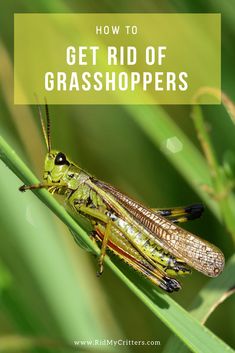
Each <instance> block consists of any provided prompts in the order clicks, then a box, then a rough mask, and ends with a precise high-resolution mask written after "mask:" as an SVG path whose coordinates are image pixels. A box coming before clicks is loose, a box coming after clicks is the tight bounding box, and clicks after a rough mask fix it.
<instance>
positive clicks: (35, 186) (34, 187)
mask: <svg viewBox="0 0 235 353" xmlns="http://www.w3.org/2000/svg"><path fill="white" fill-rule="evenodd" d="M63 186H66V184H62V183H39V184H32V185H22V186H21V187H20V188H19V190H20V191H21V192H24V191H26V190H37V189H47V190H48V191H50V192H51V193H53V192H54V191H55V189H56V188H62V187H63ZM50 189H51V190H50Z"/></svg>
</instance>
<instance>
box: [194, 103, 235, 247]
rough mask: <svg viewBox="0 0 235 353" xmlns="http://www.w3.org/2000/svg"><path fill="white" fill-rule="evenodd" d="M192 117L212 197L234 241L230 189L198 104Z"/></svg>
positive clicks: (234, 232) (234, 217) (233, 214)
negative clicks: (206, 166) (203, 155)
mask: <svg viewBox="0 0 235 353" xmlns="http://www.w3.org/2000/svg"><path fill="white" fill-rule="evenodd" d="M192 117H193V121H194V124H195V128H196V130H197V134H198V139H199V141H200V143H201V146H202V150H203V152H204V154H205V157H206V160H207V162H208V166H209V169H210V173H211V180H212V197H213V198H214V199H215V200H216V201H217V202H218V205H219V207H220V211H221V215H222V219H223V221H224V223H225V226H226V227H227V229H228V231H229V232H230V233H231V235H232V238H233V240H234V242H235V212H234V209H233V208H232V207H231V192H230V191H231V190H228V187H227V186H226V184H225V183H226V181H225V179H224V178H223V175H222V172H221V169H220V167H219V164H218V161H217V159H216V156H215V153H214V150H213V146H212V143H211V140H210V137H209V134H208V132H207V129H206V124H205V122H204V118H203V114H202V110H201V108H200V106H197V105H195V106H194V107H193V114H192Z"/></svg>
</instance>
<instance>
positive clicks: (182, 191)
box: [0, 0, 235, 352]
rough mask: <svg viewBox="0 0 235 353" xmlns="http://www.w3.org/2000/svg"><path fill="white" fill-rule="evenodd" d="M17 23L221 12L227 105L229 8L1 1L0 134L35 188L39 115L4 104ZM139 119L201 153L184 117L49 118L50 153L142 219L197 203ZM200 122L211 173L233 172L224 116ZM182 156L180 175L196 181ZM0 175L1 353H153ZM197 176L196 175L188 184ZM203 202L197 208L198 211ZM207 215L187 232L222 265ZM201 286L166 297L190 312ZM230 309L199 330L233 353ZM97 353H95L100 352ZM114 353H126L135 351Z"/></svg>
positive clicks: (125, 296)
mask: <svg viewBox="0 0 235 353" xmlns="http://www.w3.org/2000/svg"><path fill="white" fill-rule="evenodd" d="M16 12H201V13H203V12H216V13H217V12H219V13H221V14H222V90H223V91H224V92H225V93H226V94H227V95H228V96H229V97H230V98H231V99H232V100H233V101H235V89H234V88H235V87H234V86H235V83H234V75H233V73H234V62H235V49H234V40H235V26H234V23H235V22H234V21H235V1H234V0H229V1H228V0H227V1H226V0H225V1H218V0H211V1H207V2H205V1H182V0H181V1H176V0H175V1H173V0H172V1H161V2H158V1H150V0H145V1H135V2H126V1H119V2H113V1H99V2H97V1H89V2H87V1H65V0H64V1H60V0H57V1H42V0H38V1H34V2H33V1H31V2H29V1H23V0H22V1H19V0H18V1H11V2H3V1H2V2H1V4H0V35H1V41H0V68H1V71H0V72H1V92H0V119H1V120H0V131H1V135H2V136H3V137H4V138H5V139H6V140H7V141H8V143H9V144H10V145H11V146H12V147H13V148H14V149H15V150H16V151H17V153H18V154H19V156H20V157H21V158H22V159H23V160H24V161H25V162H26V163H27V165H29V166H30V168H32V170H33V171H34V172H35V174H36V175H37V176H38V177H39V178H40V177H41V175H42V168H43V160H44V153H45V146H44V143H43V139H42V134H41V131H40V126H39V121H38V115H37V109H36V107H34V106H14V104H13V43H14V42H13V35H14V26H13V14H14V13H16ZM169 25H170V24H169ZM43 55H46V53H42V56H43ZM149 109H151V112H152V113H155V123H156V126H161V124H160V119H161V115H162V114H164V116H167V119H168V118H169V119H171V120H172V121H173V123H175V125H176V126H178V128H179V129H177V130H175V131H181V132H180V133H184V134H185V136H186V137H187V138H188V139H189V141H190V143H191V144H192V145H193V147H195V148H197V149H198V150H200V151H201V149H200V144H199V142H198V140H197V136H196V131H195V128H194V125H193V122H192V119H191V116H190V114H191V107H190V106H163V107H158V106H156V107H154V108H149V107H144V106H139V107H138V106H137V107H135V108H133V107H130V106H121V105H120V106H108V105H107V106H50V115H51V119H52V141H53V146H54V147H55V148H56V149H59V150H62V151H64V152H65V153H66V154H67V155H69V156H70V157H71V159H72V160H73V161H74V162H77V163H78V164H79V165H80V166H82V167H83V168H84V169H87V170H88V171H89V172H90V173H92V174H94V175H95V176H96V177H98V178H100V179H102V180H105V181H107V182H109V183H111V184H113V185H115V186H116V187H118V188H119V189H121V190H122V191H124V192H126V193H127V194H129V195H131V196H132V197H134V198H136V199H138V200H140V201H142V202H144V203H145V204H146V205H149V206H150V207H171V206H180V205H187V204H191V203H194V202H200V201H202V197H203V195H202V192H201V188H200V185H198V186H197V187H195V183H193V180H192V181H191V182H190V178H187V176H186V175H185V173H183V172H182V170H181V169H180V167H178V166H177V158H178V155H177V153H175V155H174V154H173V153H172V152H170V150H168V149H167V148H166V146H167V139H165V137H164V139H165V140H164V139H162V141H161V142H158V143H156V141H155V140H154V138H153V137H152V136H151V133H150V132H148V129H145V128H144V124H145V122H146V121H147V119H148V114H149ZM203 112H204V116H205V117H206V122H207V125H208V131H209V132H210V136H211V138H212V142H213V146H214V149H215V152H216V155H217V157H218V160H219V162H220V163H221V164H223V163H224V161H227V160H228V158H229V161H230V162H229V163H230V164H231V165H232V168H234V164H235V163H234V160H235V157H234V149H235V139H234V135H235V127H234V123H233V122H232V120H231V119H230V118H229V117H228V115H227V113H226V112H225V110H224V108H223V107H222V106H210V107H209V106H207V107H204V108H203ZM140 115H141V119H140V118H139V116H140ZM145 119H146V120H145ZM158 124H159V125H158ZM175 136H176V137H177V138H179V139H180V137H179V136H178V135H177V134H176V135H173V136H172V135H169V136H168V138H172V137H173V138H174V137H175ZM183 147H184V148H185V146H184V145H183ZM184 148H183V154H182V158H188V160H186V161H185V163H186V165H188V166H190V167H191V168H192V170H194V168H195V169H196V168H197V165H196V163H195V161H194V160H192V159H190V155H189V154H188V155H187V153H185V154H184V152H185V151H184ZM184 156H185V157H184ZM0 169H1V172H0V178H1V184H0V195H1V212H0V229H1V231H0V351H2V352H8V351H11V350H13V349H15V350H16V351H19V352H24V351H26V348H27V347H28V350H29V351H30V352H57V351H65V350H66V347H65V346H63V345H64V344H66V343H67V344H70V345H72V344H73V340H80V339H102V338H103V339H118V338H121V339H134V340H135V339H136V340H140V339H143V340H160V341H161V346H158V347H154V348H153V347H151V348H149V347H141V351H142V352H145V351H146V352H147V351H148V352H149V351H158V352H161V351H162V350H163V347H164V345H165V343H166V341H167V339H168V338H169V336H170V335H171V332H170V330H169V329H168V328H166V327H165V326H164V324H163V323H162V322H161V321H160V320H159V319H157V318H156V317H155V316H154V315H153V314H152V313H151V312H150V311H149V310H148V309H147V308H146V307H145V306H144V304H143V303H141V302H140V301H139V300H138V299H137V298H136V297H135V296H134V294H133V293H132V292H131V291H130V290H129V289H127V288H126V287H125V286H124V284H123V283H122V282H121V281H120V280H119V279H118V278H116V277H115V274H113V273H112V272H111V271H110V270H109V269H108V268H105V271H104V274H103V276H102V278H100V279H98V278H97V277H96V259H95V258H94V257H93V256H92V255H91V254H89V253H86V252H85V251H84V250H82V249H81V248H79V247H78V246H77V245H76V243H75V242H74V240H73V238H72V236H71V234H70V232H69V231H68V229H67V228H66V227H65V226H64V225H63V224H62V222H60V221H59V220H58V219H57V218H56V217H55V216H54V215H53V214H52V212H51V211H49V210H48V209H47V207H46V206H45V205H43V204H42V203H41V202H40V201H39V200H38V199H37V198H36V197H35V196H34V195H33V194H31V193H25V194H20V193H19V191H18V187H19V186H20V185H21V184H22V182H21V181H20V180H19V179H18V178H17V177H16V176H15V175H14V174H13V173H12V172H11V171H10V170H9V169H8V168H7V167H6V166H5V165H4V164H3V163H2V162H0ZM203 172H204V171H203V170H197V173H198V175H200V173H202V174H203ZM186 174H187V173H186ZM207 200H209V198H208V197H205V198H204V202H206V203H207ZM206 206H208V207H207V208H206V211H205V214H204V216H203V218H202V219H200V220H197V221H195V222H193V223H191V224H187V225H186V226H185V227H186V228H187V229H189V230H191V231H192V232H195V233H196V234H199V235H200V236H201V237H203V238H205V239H207V240H209V241H211V242H212V243H214V244H216V245H217V246H218V247H220V248H221V250H222V251H223V252H224V254H225V257H226V258H227V259H228V258H229V257H230V256H231V255H232V253H233V252H234V246H233V242H232V239H231V237H230V234H229V233H228V232H227V230H226V228H225V226H224V225H223V224H222V223H221V222H220V221H219V220H218V218H217V217H215V214H214V213H213V212H212V211H211V210H213V207H210V206H211V204H210V201H208V205H207V204H206ZM207 281H208V278H206V277H205V276H203V275H201V274H199V273H197V272H196V271H194V272H193V274H192V276H191V277H190V278H187V279H184V280H182V283H183V289H182V290H181V291H180V292H179V293H177V294H174V295H172V297H173V298H174V299H175V300H176V301H177V302H178V303H180V304H181V305H182V306H183V307H184V308H188V307H189V305H190V304H191V303H192V301H193V299H194V297H195V296H196V294H197V293H198V292H199V291H200V289H201V288H202V287H203V285H204V284H205V283H206V282H207ZM234 305H235V298H234V296H231V297H230V298H228V300H226V301H225V302H224V303H222V304H221V305H220V306H219V307H218V308H217V309H216V311H215V312H214V313H213V314H212V315H211V317H210V318H209V320H208V322H207V326H208V327H209V328H210V329H211V330H212V331H213V332H214V333H215V334H216V335H218V336H219V337H221V338H222V339H223V340H224V341H225V342H227V343H228V344H229V345H231V346H234V345H235V340H234V327H235V315H234V313H235V312H234ZM25 337H27V338H28V339H27V340H26V339H24V338H25ZM93 348H94V347H93ZM106 348H107V347H95V349H97V350H98V349H101V351H105V349H106ZM86 349H87V347H86ZM121 349H122V350H123V351H124V350H126V351H129V352H136V351H139V349H140V348H138V347H135V346H129V347H127V348H125V347H122V348H121ZM81 351H82V350H81ZM118 351H120V347H119V348H118Z"/></svg>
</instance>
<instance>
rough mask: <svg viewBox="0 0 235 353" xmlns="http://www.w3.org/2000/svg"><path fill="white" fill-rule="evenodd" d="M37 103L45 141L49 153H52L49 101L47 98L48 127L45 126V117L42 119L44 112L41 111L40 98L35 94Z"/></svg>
mask: <svg viewBox="0 0 235 353" xmlns="http://www.w3.org/2000/svg"><path fill="white" fill-rule="evenodd" d="M34 96H35V99H36V102H37V107H38V115H39V118H40V122H41V126H42V132H43V136H44V140H45V143H46V146H47V151H48V152H50V151H51V138H50V118H49V111H48V105H47V101H46V98H45V106H46V119H47V127H46V126H45V123H44V120H43V117H42V111H41V107H40V105H39V102H38V97H37V95H36V94H34Z"/></svg>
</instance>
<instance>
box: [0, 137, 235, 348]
mask: <svg viewBox="0 0 235 353" xmlns="http://www.w3.org/2000/svg"><path fill="white" fill-rule="evenodd" d="M0 157H1V159H2V160H3V161H4V162H5V163H6V165H7V166H8V167H9V168H10V169H11V170H12V171H13V172H14V173H15V174H16V175H17V176H18V177H20V178H21V180H22V181H23V182H24V183H26V184H32V183H35V182H37V179H36V178H35V177H34V175H33V174H32V173H31V171H30V170H29V169H28V168H27V167H26V166H25V165H24V163H23V162H22V161H21V160H20V159H19V157H18V156H17V155H16V153H15V152H14V151H13V150H12V149H11V148H10V146H9V145H8V144H7V143H6V142H5V141H4V140H3V139H2V138H0ZM35 194H36V195H37V196H38V197H39V198H40V199H41V200H42V201H43V202H44V203H45V204H46V205H47V206H48V207H49V208H50V209H51V210H52V211H53V212H54V213H55V214H56V215H57V216H58V217H59V218H60V219H61V220H62V221H63V222H64V223H65V224H66V225H67V226H68V227H69V228H70V229H72V230H73V231H74V232H75V233H77V234H78V236H80V237H81V238H82V239H83V241H84V243H85V244H87V246H88V247H89V248H90V249H92V250H93V251H95V252H96V253H98V248H97V247H96V246H95V245H94V244H93V242H92V241H91V240H90V239H89V237H88V236H87V234H86V232H85V231H84V230H83V229H82V228H81V227H80V226H79V225H78V223H76V222H75V220H74V219H73V218H72V217H71V216H70V215H69V214H68V213H67V212H66V211H65V209H64V208H63V207H62V206H61V205H59V204H58V203H57V202H56V200H55V199H54V198H53V197H52V196H51V195H50V194H49V193H48V192H47V191H45V190H38V191H35ZM105 261H106V263H107V264H108V266H109V267H110V268H111V269H112V270H113V271H114V272H115V274H116V275H117V276H118V277H119V278H120V279H121V280H122V281H123V282H124V283H125V284H126V286H127V287H128V288H129V289H130V290H132V292H133V293H134V294H135V295H136V296H137V297H138V298H139V299H140V300H142V302H143V303H144V304H145V305H146V306H147V307H148V308H149V309H150V310H151V311H152V312H153V313H154V314H155V315H156V316H157V317H158V318H160V320H162V321H163V322H164V323H165V324H166V325H167V326H168V327H169V328H170V329H171V330H172V331H173V332H174V333H175V334H176V335H177V336H178V337H179V338H180V339H181V340H182V341H183V342H184V343H185V344H186V345H187V347H189V348H190V349H191V350H192V351H193V352H197V353H199V352H203V353H211V352H214V353H221V352H223V351H227V352H232V349H231V348H230V347H229V346H228V345H227V344H226V343H225V342H223V341H222V340H221V339H219V338H218V337H217V336H216V335H214V334H213V333H212V332H211V331H210V330H208V329H207V328H206V327H204V326H203V325H201V324H200V323H199V322H198V321H197V320H195V319H194V318H193V317H192V316H191V315H189V314H188V313H187V312H186V311H185V310H184V309H183V308H182V307H181V306H180V305H178V304H177V303H176V302H175V301H174V300H173V299H172V298H171V297H169V296H168V295H167V294H165V293H162V292H161V291H159V290H157V289H156V288H155V287H154V286H153V285H151V284H150V283H149V282H148V281H146V280H144V279H140V278H139V277H138V278H137V277H136V276H135V279H134V281H130V280H129V279H128V277H127V276H126V275H125V274H124V273H123V272H121V271H120V270H119V268H118V267H117V266H115V265H114V263H113V262H112V261H111V260H110V259H109V258H108V257H106V259H105Z"/></svg>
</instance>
